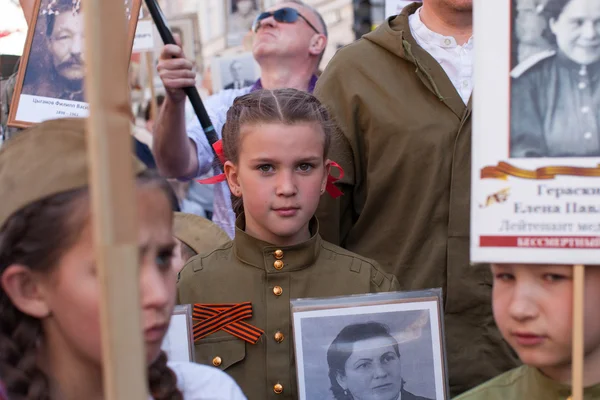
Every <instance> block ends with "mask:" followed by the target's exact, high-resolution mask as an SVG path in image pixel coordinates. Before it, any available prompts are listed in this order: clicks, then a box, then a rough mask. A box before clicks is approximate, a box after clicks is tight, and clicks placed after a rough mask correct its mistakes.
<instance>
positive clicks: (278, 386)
mask: <svg viewBox="0 0 600 400" xmlns="http://www.w3.org/2000/svg"><path fill="white" fill-rule="evenodd" d="M273 391H274V392H275V393H277V394H281V393H283V386H282V385H281V384H280V383H278V384H276V385H275V386H273Z"/></svg>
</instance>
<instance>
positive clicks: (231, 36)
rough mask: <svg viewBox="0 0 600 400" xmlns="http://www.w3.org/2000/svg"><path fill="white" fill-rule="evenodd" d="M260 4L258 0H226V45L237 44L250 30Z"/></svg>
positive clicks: (239, 43) (240, 42)
mask: <svg viewBox="0 0 600 400" xmlns="http://www.w3.org/2000/svg"><path fill="white" fill-rule="evenodd" d="M261 6H262V4H261V3H260V1H259V0H227V23H226V27H227V46H228V47H233V46H239V45H241V44H242V43H243V41H244V37H245V36H246V35H247V34H249V33H250V32H251V30H252V24H253V23H254V20H255V19H256V16H257V15H258V13H259V10H260V7H261Z"/></svg>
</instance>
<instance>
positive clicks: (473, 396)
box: [455, 365, 600, 400]
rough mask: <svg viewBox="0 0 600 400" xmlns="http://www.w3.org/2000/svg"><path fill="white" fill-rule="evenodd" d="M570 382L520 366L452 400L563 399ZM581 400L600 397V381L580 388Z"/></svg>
mask: <svg viewBox="0 0 600 400" xmlns="http://www.w3.org/2000/svg"><path fill="white" fill-rule="evenodd" d="M571 392H572V391H571V387H570V385H563V384H560V383H558V382H556V381H553V380H552V379H550V378H548V377H547V376H545V375H543V374H542V373H541V372H540V371H539V370H538V369H536V368H533V367H529V366H525V365H524V366H522V367H519V368H516V369H513V370H511V371H509V372H506V373H504V374H502V375H500V376H499V377H497V378H495V379H492V380H491V381H489V382H486V383H484V384H483V385H480V386H478V387H476V388H475V389H473V390H470V391H468V392H467V393H464V394H463V395H461V396H459V397H457V398H456V399H455V400H521V399H528V400H567V399H570V396H571ZM583 398H584V400H598V399H600V384H598V385H594V386H591V387H589V388H585V389H584V393H583Z"/></svg>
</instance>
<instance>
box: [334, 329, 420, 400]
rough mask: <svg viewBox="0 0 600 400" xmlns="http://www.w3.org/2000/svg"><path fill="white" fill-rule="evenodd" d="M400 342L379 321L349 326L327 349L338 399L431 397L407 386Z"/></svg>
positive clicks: (367, 399)
mask: <svg viewBox="0 0 600 400" xmlns="http://www.w3.org/2000/svg"><path fill="white" fill-rule="evenodd" d="M400 359H401V355H400V349H399V346H398V342H397V341H396V339H394V337H393V336H392V335H391V334H390V332H389V330H388V328H387V327H386V326H385V325H383V324H380V323H378V322H367V323H359V324H352V325H348V326H346V327H345V328H343V329H342V330H341V331H340V333H339V334H338V335H337V337H336V338H335V339H334V340H333V342H332V343H331V345H330V346H329V349H328V351H327V364H328V366H329V380H330V383H331V392H332V394H333V398H334V399H335V400H430V399H428V398H426V397H421V396H416V395H414V394H412V393H410V392H408V391H406V390H405V389H404V380H403V379H402V366H401V362H400Z"/></svg>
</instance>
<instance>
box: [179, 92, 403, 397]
mask: <svg viewBox="0 0 600 400" xmlns="http://www.w3.org/2000/svg"><path fill="white" fill-rule="evenodd" d="M333 132H334V126H333V124H332V122H331V121H330V120H329V116H328V114H327V112H326V110H325V109H324V108H323V106H322V105H321V104H320V103H319V101H318V100H317V99H316V98H315V97H313V96H312V95H310V94H308V93H305V92H302V91H298V90H295V89H280V90H274V91H268V90H265V91H258V92H253V93H251V94H248V95H245V96H242V97H239V98H237V99H236V100H235V102H234V104H233V106H232V107H231V108H230V110H229V112H228V113H227V122H226V124H225V126H224V127H223V150H224V158H223V160H224V161H225V162H224V171H225V175H226V177H227V182H228V184H229V188H230V189H231V192H232V193H233V195H234V196H235V197H236V198H237V199H238V203H239V204H238V205H239V206H240V208H241V209H243V212H242V213H241V215H240V216H239V217H238V219H237V223H236V234H235V239H234V240H233V241H231V242H229V243H228V244H226V245H224V246H222V247H220V248H219V249H216V250H214V251H212V252H210V253H207V254H204V255H200V256H197V257H195V258H193V259H192V260H190V262H188V264H187V265H186V266H185V267H184V269H183V270H182V271H181V277H180V281H179V289H178V295H179V300H180V302H181V303H183V304H187V303H191V304H195V308H194V318H195V319H196V320H197V324H196V325H195V328H194V332H195V339H196V361H197V362H201V363H205V364H212V365H215V366H218V367H219V368H222V369H224V370H226V372H228V373H229V374H230V375H231V376H232V377H233V378H234V379H235V380H236V381H237V383H238V384H239V385H240V386H241V387H242V390H243V391H244V392H245V394H246V395H247V396H248V398H249V399H253V400H266V399H296V398H297V390H296V370H295V365H294V364H295V363H294V350H293V339H292V329H291V315H290V299H294V298H305V297H327V296H340V295H350V294H359V293H370V292H384V291H390V290H396V288H397V287H398V286H397V285H398V282H397V280H396V278H395V277H392V276H391V275H388V274H386V273H384V272H383V270H382V269H381V268H380V267H379V266H378V265H377V264H376V262H375V261H372V260H368V259H365V258H363V257H360V256H358V255H356V254H353V253H351V252H349V251H346V250H343V249H341V248H339V247H337V246H334V245H332V244H330V243H327V242H325V241H324V240H322V239H321V236H320V235H319V222H318V221H317V220H316V219H315V217H314V212H315V210H316V208H317V204H318V203H319V198H320V196H321V195H322V194H323V193H325V191H326V190H329V191H330V192H331V191H334V189H335V188H333V187H332V184H331V181H332V178H331V177H328V176H329V169H330V166H331V165H332V162H331V161H330V160H328V159H327V152H328V149H329V146H330V143H331V141H332V135H333ZM338 194H339V193H338ZM234 203H235V202H234ZM382 228H383V227H382ZM215 303H217V304H215ZM242 313H243V315H241V314H242Z"/></svg>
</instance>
